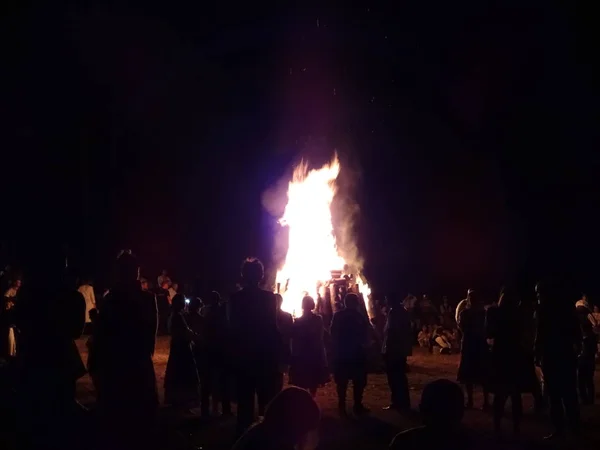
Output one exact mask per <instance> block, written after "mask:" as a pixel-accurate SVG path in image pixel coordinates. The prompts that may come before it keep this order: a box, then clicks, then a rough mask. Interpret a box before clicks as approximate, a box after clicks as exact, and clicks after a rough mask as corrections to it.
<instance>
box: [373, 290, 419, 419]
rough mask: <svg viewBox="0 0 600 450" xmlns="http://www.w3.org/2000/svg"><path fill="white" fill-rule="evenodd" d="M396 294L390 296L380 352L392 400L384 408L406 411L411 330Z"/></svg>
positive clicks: (407, 315) (407, 314) (405, 311)
mask: <svg viewBox="0 0 600 450" xmlns="http://www.w3.org/2000/svg"><path fill="white" fill-rule="evenodd" d="M399 300H400V299H399V298H397V297H396V296H392V297H391V298H390V303H391V305H390V306H391V309H390V312H389V313H388V316H387V321H386V324H385V328H384V332H383V333H384V338H383V347H382V349H381V352H382V354H383V359H384V360H385V365H386V373H387V379H388V384H389V386H390V391H391V394H392V399H391V400H392V402H391V404H390V405H389V406H387V407H385V408H384V409H386V410H389V409H395V410H401V411H407V410H409V409H410V396H409V394H408V379H407V377H406V358H407V357H408V356H410V355H412V332H411V327H410V315H409V313H408V311H407V310H406V308H404V306H403V305H402V303H401V302H400V301H399Z"/></svg>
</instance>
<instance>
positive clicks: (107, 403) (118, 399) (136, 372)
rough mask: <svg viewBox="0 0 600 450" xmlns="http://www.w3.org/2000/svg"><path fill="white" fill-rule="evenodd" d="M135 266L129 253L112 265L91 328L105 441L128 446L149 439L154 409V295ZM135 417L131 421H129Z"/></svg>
mask: <svg viewBox="0 0 600 450" xmlns="http://www.w3.org/2000/svg"><path fill="white" fill-rule="evenodd" d="M138 277H139V267H138V265H137V262H136V260H135V257H134V256H133V255H131V253H130V252H124V253H122V254H121V255H120V256H119V258H118V260H117V265H116V271H115V278H116V279H115V283H114V287H113V288H112V289H111V290H110V292H109V293H108V294H107V295H106V297H105V298H104V301H103V304H102V306H101V308H100V311H99V315H98V322H97V327H95V328H94V345H95V350H96V356H97V364H98V377H100V379H101V381H102V383H101V385H102V389H100V390H99V391H98V402H97V406H98V413H99V418H100V420H101V423H102V425H103V427H105V429H106V430H107V433H104V434H103V437H104V438H105V439H106V440H107V441H108V442H107V443H106V444H107V445H120V446H122V447H123V448H130V446H131V445H133V443H136V445H139V446H142V444H141V442H143V441H144V440H145V439H147V440H148V441H149V442H152V430H153V425H154V423H155V422H154V421H155V419H156V413H157V409H158V392H157V389H156V374H155V372H154V364H153V362H152V356H153V354H154V348H155V344H156V328H157V322H158V317H157V309H156V299H155V298H154V296H153V295H151V294H149V293H148V292H144V291H142V289H141V286H140V283H139V281H138ZM132 418H135V420H131V419H132Z"/></svg>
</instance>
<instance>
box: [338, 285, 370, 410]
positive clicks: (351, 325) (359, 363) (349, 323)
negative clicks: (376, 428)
mask: <svg viewBox="0 0 600 450" xmlns="http://www.w3.org/2000/svg"><path fill="white" fill-rule="evenodd" d="M344 304H345V308H344V309H342V310H340V311H337V312H336V313H335V314H334V315H333V320H332V321H331V341H332V342H331V344H332V352H333V372H334V378H335V384H336V385H337V395H338V408H339V412H340V415H341V416H342V417H344V416H346V414H347V413H346V391H347V389H348V383H349V382H350V381H352V385H353V391H354V413H355V414H357V415H360V414H364V413H367V412H368V409H367V408H365V407H364V405H363V403H362V399H363V392H364V390H365V387H366V385H367V348H368V346H369V328H370V324H369V321H368V319H367V318H366V317H365V316H364V315H363V314H362V313H361V312H360V310H359V309H360V305H359V299H358V296H357V295H356V294H353V293H350V294H346V297H344Z"/></svg>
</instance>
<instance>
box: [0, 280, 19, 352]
mask: <svg viewBox="0 0 600 450" xmlns="http://www.w3.org/2000/svg"><path fill="white" fill-rule="evenodd" d="M20 288H21V279H20V278H17V279H15V280H13V281H12V282H11V283H10V287H9V288H8V289H7V290H6V292H4V298H3V299H2V305H1V308H0V333H1V334H2V335H1V336H0V346H1V347H0V358H5V359H10V358H14V357H15V356H17V324H16V321H17V315H16V309H17V303H18V301H17V296H18V294H19V289H20Z"/></svg>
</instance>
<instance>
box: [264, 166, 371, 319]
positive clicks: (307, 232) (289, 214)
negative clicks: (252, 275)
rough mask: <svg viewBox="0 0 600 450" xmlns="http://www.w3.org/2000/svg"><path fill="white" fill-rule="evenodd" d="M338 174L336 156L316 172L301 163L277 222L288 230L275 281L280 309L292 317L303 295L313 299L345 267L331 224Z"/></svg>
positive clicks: (366, 290) (297, 311) (365, 289)
mask: <svg viewBox="0 0 600 450" xmlns="http://www.w3.org/2000/svg"><path fill="white" fill-rule="evenodd" d="M339 173H340V162H339V160H338V159H337V155H336V156H334V158H333V161H332V162H331V163H330V164H327V165H325V166H323V167H321V168H320V169H317V170H311V171H308V165H307V164H306V162H304V161H302V162H301V163H300V165H299V166H298V167H297V168H296V169H295V170H294V174H293V178H292V181H291V182H290V184H289V187H288V203H287V205H286V207H285V211H284V214H283V217H281V219H280V220H279V223H280V224H281V225H282V226H287V227H288V229H289V245H288V251H287V256H286V259H285V264H284V265H283V267H282V268H281V270H279V271H278V272H277V279H276V282H277V284H278V285H279V286H280V293H281V294H282V296H283V305H282V309H283V310H284V311H287V312H289V313H292V314H294V315H300V314H301V311H302V309H301V306H302V305H301V304H302V298H303V297H304V296H305V295H307V294H308V295H311V296H313V297H314V298H315V299H316V296H317V290H318V286H319V285H320V284H321V283H324V282H326V281H328V280H330V279H331V271H332V270H342V269H343V268H344V266H345V264H346V261H344V259H343V258H342V257H341V256H340V255H339V253H338V249H337V246H336V241H335V236H334V234H333V225H332V221H331V202H332V201H333V197H334V196H335V193H336V183H335V182H336V179H337V177H338V174H339ZM358 280H360V281H358ZM357 282H358V283H357V284H359V286H361V284H362V290H361V292H363V293H364V295H368V294H369V293H370V291H369V289H368V286H367V285H366V284H364V283H362V280H361V279H360V277H357Z"/></svg>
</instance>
